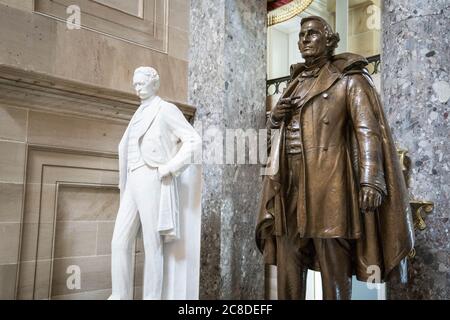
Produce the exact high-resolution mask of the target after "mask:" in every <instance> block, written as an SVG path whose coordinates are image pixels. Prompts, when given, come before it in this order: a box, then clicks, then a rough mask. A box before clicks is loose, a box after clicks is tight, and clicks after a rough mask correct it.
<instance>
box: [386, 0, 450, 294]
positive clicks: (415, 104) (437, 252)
mask: <svg viewBox="0 0 450 320" xmlns="http://www.w3.org/2000/svg"><path fill="white" fill-rule="evenodd" d="M382 12H383V13H382V29H383V47H382V56H381V60H382V87H383V90H382V96H383V100H384V106H385V109H386V112H387V114H388V117H389V120H390V123H391V127H392V130H393V132H394V136H395V138H396V141H397V142H398V143H399V145H400V146H401V147H403V148H406V149H408V150H409V154H410V156H411V159H412V177H411V181H410V192H411V197H412V198H416V199H421V200H431V201H433V202H434V203H435V209H434V212H433V213H432V214H431V215H429V216H428V217H427V219H426V223H427V225H428V226H427V228H426V229H425V230H424V231H417V232H416V235H417V237H416V251H417V254H416V257H415V259H413V260H412V272H411V276H412V280H411V281H410V282H409V284H408V285H407V286H400V285H397V284H395V285H394V284H392V285H391V286H390V288H389V291H388V298H391V299H449V298H450V255H449V251H450V241H449V240H450V239H449V229H450V222H449V207H450V186H449V181H450V163H449V159H450V147H449V141H450V137H449V132H450V130H449V119H448V113H449V98H450V78H449V66H450V55H449V52H450V47H449V37H448V34H449V32H450V6H449V3H448V1H446V0H437V1H421V0H385V1H384V7H383V10H382Z"/></svg>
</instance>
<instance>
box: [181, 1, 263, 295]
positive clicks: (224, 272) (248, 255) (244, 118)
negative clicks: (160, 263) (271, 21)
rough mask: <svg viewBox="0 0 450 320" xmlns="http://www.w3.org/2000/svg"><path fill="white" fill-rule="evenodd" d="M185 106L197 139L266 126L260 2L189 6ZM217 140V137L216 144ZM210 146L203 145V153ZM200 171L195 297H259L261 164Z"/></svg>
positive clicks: (214, 166) (194, 3)
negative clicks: (198, 130) (199, 131)
mask: <svg viewBox="0 0 450 320" xmlns="http://www.w3.org/2000/svg"><path fill="white" fill-rule="evenodd" d="M190 34H191V38H190V42H191V51H190V64H189V90H188V91H189V103H191V104H193V105H195V106H196V107H197V110H198V111H197V114H196V125H197V126H198V125H199V124H201V125H202V128H203V135H204V136H206V135H208V133H211V130H212V129H213V128H216V129H217V130H218V131H216V136H217V137H219V136H220V135H222V137H223V139H224V141H225V131H226V129H238V128H241V129H244V130H246V129H259V128H263V127H264V119H265V110H266V107H265V86H266V3H265V2H264V3H263V2H262V1H259V0H249V1H240V0H226V1H224V0H213V1H205V0H201V1H191V30H190ZM215 141H216V142H217V141H218V140H217V139H216V140H215ZM210 147H211V144H209V143H208V139H204V153H206V152H207V151H208V149H209V148H210ZM220 158H221V159H222V164H217V163H212V164H204V166H203V179H204V187H203V196H202V201H203V203H202V210H203V216H202V248H201V270H200V274H201V276H200V298H201V299H217V298H220V299H256V298H263V296H264V267H263V263H262V258H261V255H260V254H259V252H258V251H257V248H256V245H255V240H254V230H255V221H256V213H257V208H258V200H259V193H260V188H261V181H262V179H261V176H260V175H259V173H260V165H249V164H244V165H235V164H223V163H225V152H224V153H223V157H220Z"/></svg>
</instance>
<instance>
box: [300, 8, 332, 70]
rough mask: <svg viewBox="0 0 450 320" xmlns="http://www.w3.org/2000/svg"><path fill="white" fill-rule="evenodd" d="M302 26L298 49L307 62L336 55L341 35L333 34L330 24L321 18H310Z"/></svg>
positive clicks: (302, 22) (304, 19)
mask: <svg viewBox="0 0 450 320" xmlns="http://www.w3.org/2000/svg"><path fill="white" fill-rule="evenodd" d="M300 26H301V29H300V33H299V40H298V48H299V49H300V52H301V54H302V56H303V58H304V59H305V60H306V61H307V62H308V60H316V59H318V58H321V57H325V56H326V57H331V56H332V55H333V54H334V49H336V48H337V46H338V43H339V34H338V33H335V32H333V29H332V28H331V26H330V24H329V23H328V22H326V21H325V20H324V19H323V18H321V17H317V16H310V17H306V18H303V19H302V21H301V22H300Z"/></svg>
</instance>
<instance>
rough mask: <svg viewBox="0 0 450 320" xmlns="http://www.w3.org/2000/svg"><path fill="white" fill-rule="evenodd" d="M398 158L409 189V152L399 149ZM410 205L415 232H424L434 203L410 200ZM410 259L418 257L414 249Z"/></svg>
mask: <svg viewBox="0 0 450 320" xmlns="http://www.w3.org/2000/svg"><path fill="white" fill-rule="evenodd" d="M397 152H398V157H399V160H400V165H401V168H402V172H403V177H404V178H405V183H406V187H408V188H409V180H410V175H411V163H412V162H411V158H410V157H409V155H408V150H406V149H401V148H398V149H397ZM409 205H410V206H411V210H412V214H413V223H414V230H418V231H423V230H425V229H426V227H427V224H426V223H425V219H426V216H427V215H429V214H430V213H431V212H432V211H433V209H434V203H433V202H431V201H424V200H410V201H409ZM408 256H409V258H411V259H412V258H414V257H415V256H416V250H415V249H414V248H413V249H412V250H411V252H410V253H409V255H408Z"/></svg>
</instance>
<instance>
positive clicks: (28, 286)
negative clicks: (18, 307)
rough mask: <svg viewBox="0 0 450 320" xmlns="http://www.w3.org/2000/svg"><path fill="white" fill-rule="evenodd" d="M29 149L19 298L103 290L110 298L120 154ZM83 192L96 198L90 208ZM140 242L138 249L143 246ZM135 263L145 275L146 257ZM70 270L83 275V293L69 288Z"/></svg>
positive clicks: (50, 296)
mask: <svg viewBox="0 0 450 320" xmlns="http://www.w3.org/2000/svg"><path fill="white" fill-rule="evenodd" d="M27 149H28V150H27V166H26V184H25V201H24V209H23V214H22V222H21V225H22V229H21V235H20V237H21V244H20V249H19V251H20V260H19V268H18V272H17V281H16V284H17V287H16V298H18V299H53V298H58V297H66V296H70V295H79V296H80V297H83V295H84V297H86V295H89V294H93V292H98V291H102V292H101V294H102V295H103V296H102V298H105V297H106V296H105V295H106V294H107V292H108V291H109V290H110V274H109V270H110V267H109V266H110V264H109V263H110V257H109V255H110V249H108V247H107V244H109V243H110V241H111V238H112V226H113V222H114V219H115V215H116V211H117V207H118V189H117V182H118V170H117V160H116V158H117V155H116V154H113V153H108V152H91V151H85V150H76V149H64V148H55V147H49V146H39V145H28V148H27ZM67 190H70V192H69V194H65V192H67ZM83 192H91V193H93V194H92V195H91V197H90V198H89V199H90V201H87V203H86V201H80V199H83V195H82V194H83ZM101 228H103V229H101ZM105 228H106V229H105ZM102 230H103V231H102ZM138 240H139V241H142V240H141V239H140V238H138ZM139 241H138V242H137V244H136V248H138V247H142V244H141V243H139ZM136 253H137V251H136ZM135 258H136V260H138V259H139V261H135V266H136V271H135V272H138V273H140V268H141V267H142V266H141V262H140V259H141V257H140V256H139V257H138V255H136V256H135ZM71 265H75V266H79V267H80V268H81V271H82V272H83V279H84V280H83V281H84V282H83V285H82V287H81V288H80V289H79V290H69V289H68V288H67V287H66V278H67V274H66V270H67V268H68V267H69V266H71Z"/></svg>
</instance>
